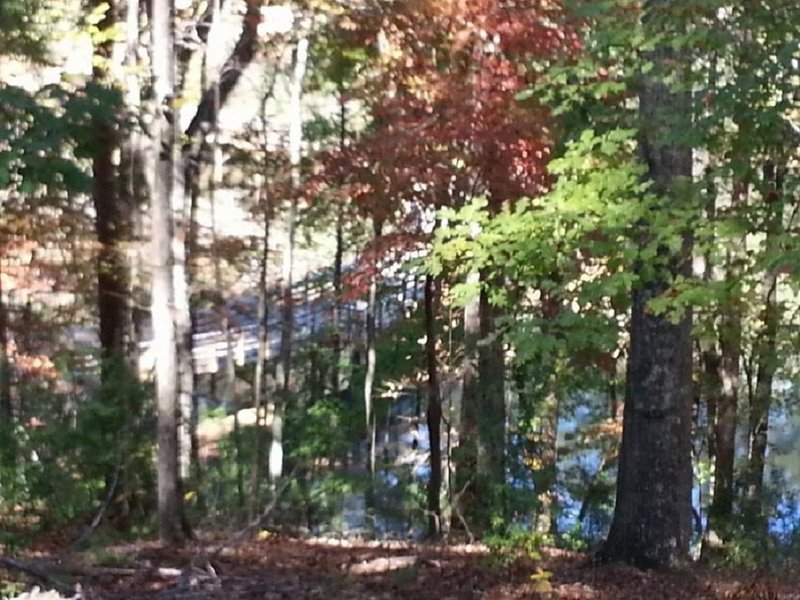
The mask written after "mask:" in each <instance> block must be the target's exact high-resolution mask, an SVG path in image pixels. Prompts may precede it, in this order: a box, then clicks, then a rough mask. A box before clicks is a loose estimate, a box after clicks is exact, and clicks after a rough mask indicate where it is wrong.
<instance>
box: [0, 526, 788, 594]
mask: <svg viewBox="0 0 800 600" xmlns="http://www.w3.org/2000/svg"><path fill="white" fill-rule="evenodd" d="M44 558H45V557H40V558H39V559H35V560H34V559H33V558H32V559H31V562H30V563H26V564H30V565H36V564H44V563H42V562H41V561H42V560H44ZM61 560H62V563H55V562H53V563H49V564H51V565H53V566H56V565H57V564H61V567H60V568H61V569H63V570H62V571H61V575H60V576H63V574H65V573H67V574H69V580H68V581H69V582H71V583H74V582H76V581H80V583H81V590H82V595H80V596H77V597H78V598H85V599H87V600H90V599H107V600H144V599H161V600H240V599H241V600H244V599H267V600H278V599H286V600H288V599H292V600H294V599H298V600H303V599H310V600H314V599H324V600H337V599H342V600H349V599H364V600H371V599H375V600H379V599H380V600H383V599H392V598H411V599H414V600H428V599H431V600H449V599H453V600H457V599H478V598H481V599H489V600H494V599H497V600H507V599H509V600H510V599H522V598H568V599H597V598H603V599H609V600H612V599H613V600H626V599H648V600H658V599H662V598H663V599H670V598H676V599H684V598H685V599H696V598H698V599H699V598H714V599H735V600H743V599H749V598H752V599H755V600H788V599H800V573H798V572H794V573H788V572H785V573H781V574H775V573H766V572H747V571H740V572H736V571H733V570H728V571H726V570H719V569H706V568H703V567H699V566H697V567H693V568H692V569H687V570H685V571H682V572H673V573H655V572H645V571H638V570H636V569H633V568H631V567H627V566H623V565H595V564H592V563H591V560H590V557H589V556H588V555H586V554H581V553H576V552H567V551H563V550H555V549H553V550H544V551H543V552H542V557H541V558H540V559H539V560H536V561H534V560H530V559H520V560H517V561H516V562H514V563H513V564H511V565H510V566H498V565H497V563H496V561H492V558H491V556H490V555H489V552H488V550H487V549H486V548H485V547H483V546H481V545H477V544H475V545H451V546H446V545H428V544H410V543H402V542H383V543H378V542H352V541H334V540H323V539H310V540H300V539H296V538H291V537H286V536H283V535H278V534H262V535H261V536H260V539H254V540H247V541H238V542H233V543H228V542H224V541H222V542H220V541H217V542H213V541H208V542H203V543H193V544H190V545H187V546H185V547H184V548H182V549H180V550H175V549H168V548H164V547H162V546H160V545H159V544H157V543H155V542H138V543H129V544H121V545H118V546H109V547H106V548H103V549H102V550H94V551H92V552H87V553H83V554H75V555H71V556H69V557H68V558H64V557H62V559H61ZM66 565H69V566H66ZM37 568H38V567H37ZM56 568H58V567H57V566H56ZM42 570H43V571H46V569H45V568H42ZM9 572H10V571H9ZM56 572H57V571H56ZM3 575H4V573H3V567H2V566H0V580H2V579H3V578H4V577H3ZM15 575H19V573H15ZM54 581H55V580H54ZM62 581H66V580H63V579H62ZM42 587H44V588H47V587H48V585H47V584H46V583H43V584H42ZM64 593H65V592H62V596H61V597H66V598H68V597H69V595H68V594H67V595H63V594H64ZM51 597H52V598H57V597H59V596H57V595H53V596H45V595H41V596H36V595H30V596H29V595H22V596H20V598H42V599H44V598H51Z"/></svg>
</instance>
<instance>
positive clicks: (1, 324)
mask: <svg viewBox="0 0 800 600" xmlns="http://www.w3.org/2000/svg"><path fill="white" fill-rule="evenodd" d="M0 209H2V205H0ZM0 215H2V210H0ZM2 235H4V231H3V229H2V225H1V224H0V236H2ZM3 246H4V241H3V240H2V239H0V248H3ZM8 352H9V347H8V307H7V306H6V302H5V298H4V297H3V262H2V259H1V258H0V419H2V422H0V444H2V448H0V460H2V463H0V466H2V467H4V468H10V467H12V466H13V465H14V460H15V457H16V450H15V440H16V438H15V436H14V405H13V404H12V401H11V378H12V374H11V361H10V360H9V355H8Z"/></svg>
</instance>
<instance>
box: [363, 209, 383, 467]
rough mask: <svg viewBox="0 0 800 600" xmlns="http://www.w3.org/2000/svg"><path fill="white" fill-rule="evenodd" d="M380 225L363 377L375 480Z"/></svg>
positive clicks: (375, 226)
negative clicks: (365, 368) (375, 392)
mask: <svg viewBox="0 0 800 600" xmlns="http://www.w3.org/2000/svg"><path fill="white" fill-rule="evenodd" d="M381 229H382V225H381V223H380V221H376V220H373V244H374V248H373V250H372V251H373V253H374V254H373V259H372V264H371V265H370V266H369V268H370V271H371V272H370V279H369V291H368V296H367V348H366V350H367V365H366V367H367V371H366V374H365V376H364V418H365V422H366V426H367V466H368V468H369V474H370V478H371V479H374V478H375V442H376V439H375V436H376V425H375V415H374V414H373V413H374V411H373V405H374V401H373V397H372V392H373V387H374V385H375V367H376V362H377V355H376V352H375V336H376V328H375V316H376V314H377V307H378V259H377V252H378V240H379V238H380V236H381Z"/></svg>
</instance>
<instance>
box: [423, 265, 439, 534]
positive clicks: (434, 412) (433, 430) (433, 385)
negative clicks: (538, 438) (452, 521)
mask: <svg viewBox="0 0 800 600" xmlns="http://www.w3.org/2000/svg"><path fill="white" fill-rule="evenodd" d="M435 296H436V281H435V279H434V277H433V275H427V276H426V277H425V367H426V370H427V372H428V414H427V420H428V435H429V439H430V447H431V475H430V479H429V480H428V537H431V538H433V537H438V536H439V535H440V534H441V532H442V506H441V495H442V442H441V425H442V400H441V393H440V389H439V365H438V360H437V357H436V312H435V311H436V298H435Z"/></svg>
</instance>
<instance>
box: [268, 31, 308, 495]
mask: <svg viewBox="0 0 800 600" xmlns="http://www.w3.org/2000/svg"><path fill="white" fill-rule="evenodd" d="M307 63H308V39H306V38H301V39H300V40H298V42H297V47H296V48H295V51H294V60H293V65H292V66H293V69H292V80H291V90H290V94H289V95H290V99H289V119H290V125H289V162H290V164H291V186H290V187H291V189H290V191H289V195H290V198H289V210H288V211H287V213H286V231H285V232H284V233H285V235H286V246H285V248H284V251H283V267H282V269H281V271H282V272H281V296H282V298H283V307H282V309H283V316H282V324H281V365H280V366H281V373H280V375H279V378H280V379H281V398H280V402H279V403H276V406H275V413H274V416H273V419H272V443H271V445H270V453H269V468H270V478H271V480H272V482H273V485H274V484H275V482H276V481H277V480H278V478H280V477H281V475H282V474H283V414H284V410H285V408H286V406H287V405H288V403H289V401H290V399H291V394H292V330H293V328H294V298H293V297H292V293H293V290H292V288H293V270H294V240H295V221H296V215H297V195H298V193H299V188H300V159H301V151H302V144H303V104H302V100H303V80H304V79H305V74H306V66H307Z"/></svg>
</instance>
